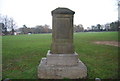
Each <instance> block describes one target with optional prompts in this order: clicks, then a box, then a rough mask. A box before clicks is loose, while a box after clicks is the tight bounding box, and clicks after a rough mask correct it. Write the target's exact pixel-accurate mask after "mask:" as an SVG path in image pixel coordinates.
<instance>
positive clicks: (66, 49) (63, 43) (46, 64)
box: [38, 8, 87, 79]
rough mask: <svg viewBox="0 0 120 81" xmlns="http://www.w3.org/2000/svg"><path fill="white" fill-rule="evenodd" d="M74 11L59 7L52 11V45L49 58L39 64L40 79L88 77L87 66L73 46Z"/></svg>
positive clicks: (48, 54) (43, 59)
mask: <svg viewBox="0 0 120 81" xmlns="http://www.w3.org/2000/svg"><path fill="white" fill-rule="evenodd" d="M74 13H75V12H74V11H72V10H70V9H67V8H57V9H55V10H53V11H52V16H53V18H52V19H53V20H52V21H53V24H52V25H53V26H52V45H51V50H50V51H48V53H47V58H42V60H41V62H40V64H39V66H38V78H40V79H63V78H70V79H77V78H86V77H87V68H86V66H85V65H84V64H83V63H82V62H81V61H80V60H79V59H78V54H77V53H76V52H74V47H73V15H74Z"/></svg>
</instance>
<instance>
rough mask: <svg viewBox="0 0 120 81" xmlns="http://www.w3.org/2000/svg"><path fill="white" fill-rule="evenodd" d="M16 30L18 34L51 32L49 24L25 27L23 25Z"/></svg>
mask: <svg viewBox="0 0 120 81" xmlns="http://www.w3.org/2000/svg"><path fill="white" fill-rule="evenodd" d="M16 31H18V32H20V34H28V33H31V34H39V33H51V32H52V29H50V26H49V25H46V24H45V25H37V26H35V27H31V28H30V27H27V26H26V25H23V27H21V28H19V29H17V30H16Z"/></svg>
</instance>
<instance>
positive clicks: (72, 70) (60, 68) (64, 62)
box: [38, 51, 87, 79]
mask: <svg viewBox="0 0 120 81" xmlns="http://www.w3.org/2000/svg"><path fill="white" fill-rule="evenodd" d="M77 56H78V54H77V53H75V54H50V51H48V54H47V58H42V60H41V62H40V64H39V66H38V78H40V79H64V78H69V79H78V78H86V77H87V68H86V66H85V65H84V64H83V63H82V62H81V61H80V60H79V59H78V57H77ZM71 57H72V58H71Z"/></svg>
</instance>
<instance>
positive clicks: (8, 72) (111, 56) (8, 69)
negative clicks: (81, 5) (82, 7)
mask: <svg viewBox="0 0 120 81" xmlns="http://www.w3.org/2000/svg"><path fill="white" fill-rule="evenodd" d="M51 37H52V35H51V34H33V35H17V36H3V37H2V46H3V47H2V56H3V58H2V60H3V65H2V66H3V70H2V71H3V75H2V76H3V79H4V78H11V79H36V78H37V67H38V65H39V61H40V60H41V58H42V57H46V54H47V51H48V50H49V49H50V45H51V42H52V41H51ZM104 40H107V41H117V40H118V32H96V33H95V32H93V33H90V32H87V33H75V34H74V46H75V51H76V52H77V53H78V54H79V58H80V59H81V60H82V61H83V62H84V63H85V65H86V66H87V69H88V78H89V79H93V78H96V77H99V78H101V79H115V78H118V47H115V46H109V45H98V44H94V43H93V41H104Z"/></svg>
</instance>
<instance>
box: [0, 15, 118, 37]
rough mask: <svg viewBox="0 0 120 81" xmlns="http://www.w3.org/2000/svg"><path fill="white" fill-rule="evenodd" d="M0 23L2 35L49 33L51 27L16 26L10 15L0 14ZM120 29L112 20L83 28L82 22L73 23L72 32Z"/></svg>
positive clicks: (116, 22)
mask: <svg viewBox="0 0 120 81" xmlns="http://www.w3.org/2000/svg"><path fill="white" fill-rule="evenodd" d="M0 23H1V24H2V26H1V27H2V28H0V30H2V34H4V35H14V34H15V32H17V33H19V34H28V33H31V34H39V33H51V32H52V29H51V28H50V26H49V25H47V24H45V25H36V26H35V27H27V26H26V25H23V27H20V28H18V29H16V28H17V24H16V22H15V21H14V19H13V18H12V17H8V16H7V15H5V16H4V15H1V14H0ZM119 29H120V22H119V21H114V22H111V23H107V24H104V25H101V24H97V25H92V26H91V27H87V29H84V27H83V25H82V24H79V25H74V30H73V31H74V32H89V31H95V32H98V31H119Z"/></svg>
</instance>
